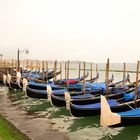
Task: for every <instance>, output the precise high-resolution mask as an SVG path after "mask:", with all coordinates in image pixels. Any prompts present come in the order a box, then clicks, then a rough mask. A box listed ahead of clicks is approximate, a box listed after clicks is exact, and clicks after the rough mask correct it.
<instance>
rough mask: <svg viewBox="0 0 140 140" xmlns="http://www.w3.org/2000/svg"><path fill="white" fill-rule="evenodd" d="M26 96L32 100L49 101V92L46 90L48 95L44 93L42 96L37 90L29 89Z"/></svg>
mask: <svg viewBox="0 0 140 140" xmlns="http://www.w3.org/2000/svg"><path fill="white" fill-rule="evenodd" d="M26 95H27V96H28V97H31V98H39V99H47V90H46V94H43V93H42V94H41V93H39V92H38V91H37V90H34V89H30V88H28V87H27V90H26Z"/></svg>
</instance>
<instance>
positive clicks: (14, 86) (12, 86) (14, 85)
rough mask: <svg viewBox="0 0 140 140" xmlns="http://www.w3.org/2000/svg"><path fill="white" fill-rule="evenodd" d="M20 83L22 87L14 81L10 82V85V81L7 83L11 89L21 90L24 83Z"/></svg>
mask: <svg viewBox="0 0 140 140" xmlns="http://www.w3.org/2000/svg"><path fill="white" fill-rule="evenodd" d="M20 85H21V87H19V85H18V84H17V83H16V82H14V81H11V82H10V86H9V84H8V83H6V86H7V87H9V89H10V90H14V89H16V90H20V89H22V83H21V84H20Z"/></svg>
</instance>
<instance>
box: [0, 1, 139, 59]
mask: <svg viewBox="0 0 140 140" xmlns="http://www.w3.org/2000/svg"><path fill="white" fill-rule="evenodd" d="M139 5H140V1H139V0H135V1H132V0H117V1H116V0H0V53H3V55H4V57H5V58H16V52H17V48H20V49H21V50H22V49H25V48H28V49H29V50H30V54H29V56H28V58H32V59H52V60H54V59H58V60H68V59H69V60H85V61H90V62H106V58H108V57H109V58H110V59H111V61H112V62H124V61H125V62H136V61H137V60H138V59H139V58H140V57H139V55H140V54H139V52H140V8H139ZM25 57H26V56H25V55H22V56H21V58H25Z"/></svg>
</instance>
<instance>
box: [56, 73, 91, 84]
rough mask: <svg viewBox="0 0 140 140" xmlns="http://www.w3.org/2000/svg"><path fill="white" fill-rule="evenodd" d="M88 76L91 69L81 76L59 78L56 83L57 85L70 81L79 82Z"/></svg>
mask: <svg viewBox="0 0 140 140" xmlns="http://www.w3.org/2000/svg"><path fill="white" fill-rule="evenodd" d="M88 76H89V71H88V72H87V73H86V75H85V76H81V77H79V78H71V79H62V80H57V81H55V82H54V83H55V84H56V85H67V84H68V83H78V82H80V81H82V80H83V79H85V78H87V77H88Z"/></svg>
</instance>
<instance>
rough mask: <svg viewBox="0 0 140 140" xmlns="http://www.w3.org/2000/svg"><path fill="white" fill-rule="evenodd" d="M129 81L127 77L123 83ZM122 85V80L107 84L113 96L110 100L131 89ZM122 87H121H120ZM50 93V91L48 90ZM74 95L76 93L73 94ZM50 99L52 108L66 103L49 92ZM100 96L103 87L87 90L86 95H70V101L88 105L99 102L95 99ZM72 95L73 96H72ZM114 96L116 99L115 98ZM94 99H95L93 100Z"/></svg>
mask: <svg viewBox="0 0 140 140" xmlns="http://www.w3.org/2000/svg"><path fill="white" fill-rule="evenodd" d="M127 81H129V78H128V76H127V78H126V79H125V82H127ZM122 84H123V80H122V81H119V82H116V83H111V84H109V87H110V88H109V93H110V94H114V95H113V96H112V95H111V96H112V98H119V95H118V96H117V95H116V94H117V93H121V92H124V91H126V90H127V89H128V88H130V87H132V86H131V84H129V86H122ZM121 86H122V87H121ZM50 91H51V90H50ZM75 93H76V92H75ZM49 94H50V97H51V99H50V100H51V103H52V104H53V105H54V106H59V107H61V106H65V105H66V102H65V98H64V97H63V96H61V97H60V96H56V95H54V94H53V92H52V91H51V92H50V93H49ZM101 94H105V89H104V85H103V88H101V86H100V88H98V89H97V87H96V88H94V89H93V90H89V91H86V94H84V93H83V94H77V95H79V96H77V95H76V96H75V95H74V94H70V95H71V99H72V100H73V103H78V104H89V103H96V102H99V101H100V99H99V98H97V97H98V96H99V95H101ZM73 95H74V96H73ZM115 96H116V97H115ZM95 98H96V99H95Z"/></svg>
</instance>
